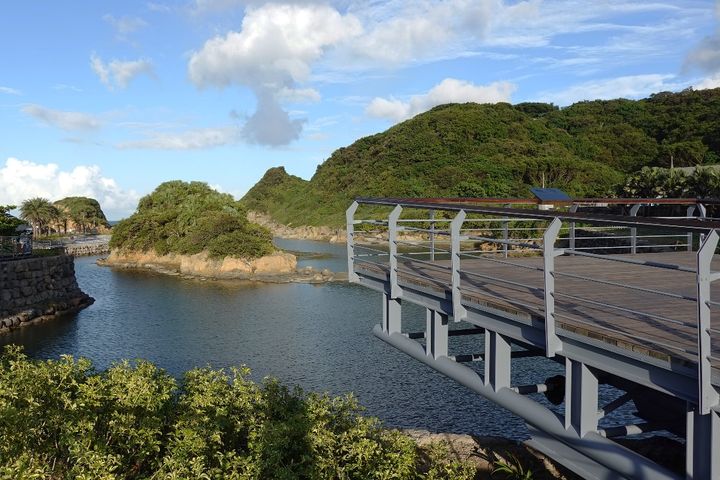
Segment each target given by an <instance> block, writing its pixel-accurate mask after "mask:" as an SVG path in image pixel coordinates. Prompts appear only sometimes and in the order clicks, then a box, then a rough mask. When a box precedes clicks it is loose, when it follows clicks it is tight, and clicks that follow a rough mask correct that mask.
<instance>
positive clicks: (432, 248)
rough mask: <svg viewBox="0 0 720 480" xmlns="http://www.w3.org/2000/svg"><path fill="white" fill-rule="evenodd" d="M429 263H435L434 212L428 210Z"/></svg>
mask: <svg viewBox="0 0 720 480" xmlns="http://www.w3.org/2000/svg"><path fill="white" fill-rule="evenodd" d="M430 261H431V262H434V261H435V210H430Z"/></svg>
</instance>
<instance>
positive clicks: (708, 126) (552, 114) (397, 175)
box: [242, 89, 720, 226]
mask: <svg viewBox="0 0 720 480" xmlns="http://www.w3.org/2000/svg"><path fill="white" fill-rule="evenodd" d="M718 162H720V89H714V90H702V91H693V90H687V91H683V92H680V93H669V92H663V93H658V94H655V95H652V96H651V97H650V98H647V99H643V100H623V99H619V100H609V101H600V100H598V101H589V102H579V103H576V104H574V105H572V106H570V107H567V108H563V109H559V108H557V107H555V106H554V105H551V104H544V103H521V104H517V105H509V104H507V103H498V104H494V105H479V104H474V103H468V104H450V105H442V106H439V107H435V108H434V109H432V110H430V111H428V112H426V113H423V114H420V115H418V116H416V117H414V118H412V119H410V120H407V121H405V122H403V123H400V124H398V125H395V126H393V127H391V128H390V129H388V130H387V131H385V132H383V133H379V134H376V135H372V136H369V137H365V138H361V139H359V140H357V141H356V142H355V143H353V144H352V145H350V146H349V147H344V148H340V149H338V150H336V151H335V152H334V153H333V154H332V155H331V156H330V158H329V159H327V160H326V161H325V162H324V163H323V164H322V165H320V166H319V167H318V169H317V171H316V173H315V175H314V176H313V177H312V179H311V180H309V181H306V180H303V179H301V178H299V177H294V176H291V175H288V174H287V172H286V171H285V169H284V168H283V167H276V168H272V169H270V170H268V171H267V172H266V173H265V175H264V176H263V178H262V179H261V180H260V181H259V182H258V183H257V184H256V185H255V186H254V187H253V188H252V189H251V190H250V191H249V192H248V193H247V194H246V195H245V197H244V198H243V199H242V203H243V204H244V205H245V206H246V207H247V208H248V209H250V210H257V211H261V212H265V213H269V214H270V215H271V216H272V217H273V219H274V220H276V221H278V222H281V223H285V224H293V225H330V226H340V225H342V224H343V223H344V210H345V209H346V208H347V206H348V205H349V204H350V202H351V201H352V199H353V198H354V197H356V196H395V197H415V196H422V197H436V196H461V197H485V196H489V197H525V196H528V194H529V188H531V187H533V186H539V185H542V184H543V183H544V184H545V185H546V186H548V187H557V188H561V189H563V190H565V191H567V192H568V193H569V194H570V195H573V196H578V197H581V196H605V195H609V194H611V193H613V192H614V191H616V189H617V188H618V185H619V184H621V183H622V181H623V179H624V178H625V176H626V175H627V174H629V173H633V172H635V171H637V170H639V169H641V168H642V167H645V166H650V167H654V166H659V167H667V166H670V165H673V166H676V167H677V166H693V165H702V164H712V163H718Z"/></svg>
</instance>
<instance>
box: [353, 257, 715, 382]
mask: <svg viewBox="0 0 720 480" xmlns="http://www.w3.org/2000/svg"><path fill="white" fill-rule="evenodd" d="M623 257H626V258H632V259H636V260H645V261H652V262H658V263H666V264H676V265H681V266H684V267H689V268H694V262H695V253H692V252H669V253H654V254H653V253H650V254H637V255H623ZM492 258H497V259H500V260H502V261H508V262H512V263H515V264H518V265H522V266H530V267H536V268H542V261H543V260H542V258H541V257H516V258H513V257H511V258H508V259H502V258H500V257H492ZM716 260H718V259H717V258H716V259H715V260H713V267H718V268H713V270H720V261H717V262H716ZM435 263H436V264H438V265H442V266H446V267H447V266H449V265H450V262H449V261H448V260H441V261H437V262H435ZM715 263H718V265H717V266H716V265H715ZM356 269H358V270H366V271H376V272H377V271H378V267H374V266H369V265H366V264H362V263H358V264H356ZM398 271H399V277H400V282H401V284H405V285H411V284H415V285H420V286H423V287H426V288H427V287H429V288H433V289H435V290H449V284H450V271H449V270H446V269H438V268H435V267H433V266H430V265H426V264H422V263H420V262H413V261H401V262H400V263H399V267H398ZM461 271H465V272H469V273H480V274H483V275H487V276H490V277H494V278H496V279H504V280H510V281H512V282H516V283H522V284H526V285H528V287H530V288H524V287H518V286H513V285H509V284H506V283H503V282H501V281H498V280H491V279H485V278H480V277H476V276H474V275H470V274H462V275H461V290H462V293H463V300H464V301H465V302H467V303H470V304H475V305H477V307H478V308H481V309H483V308H485V309H493V310H495V311H498V310H499V311H501V312H505V313H507V314H508V315H512V316H515V317H517V316H519V317H521V318H526V319H528V320H530V319H532V320H536V321H540V322H543V321H544V297H543V288H544V282H543V273H542V271H538V270H528V269H525V268H520V267H516V266H510V265H503V264H499V263H495V262H491V261H487V260H483V259H463V260H462V264H461ZM556 271H557V272H558V273H560V274H562V273H572V274H576V275H581V276H584V277H591V278H594V279H599V280H603V281H608V282H615V283H623V284H628V285H634V286H637V287H642V288H645V289H653V290H659V291H664V292H669V293H673V294H678V295H683V296H687V297H695V296H696V294H697V292H696V284H695V274H694V273H689V272H681V271H677V270H668V269H660V268H654V267H650V266H641V265H633V264H626V263H619V262H612V261H607V260H602V259H593V258H588V257H578V256H562V257H558V258H556ZM378 273H379V272H378ZM410 273H412V274H413V275H410ZM415 275H420V276H422V277H425V278H418V277H416V276H415ZM555 285H556V289H555V290H556V293H557V297H556V302H555V309H556V322H557V323H558V328H561V329H563V330H566V331H569V332H573V333H575V334H579V335H582V336H585V337H589V338H592V339H594V340H596V341H601V342H604V343H606V344H611V345H615V346H617V347H620V348H623V349H626V350H632V351H633V352H636V353H639V354H642V355H649V356H651V357H655V358H659V359H662V360H668V361H669V360H672V361H679V362H683V363H695V362H696V355H697V353H696V352H697V330H696V327H695V325H696V321H697V320H696V315H697V313H696V309H697V306H696V303H695V302H694V301H690V300H685V299H678V298H670V297H665V296H661V295H657V294H654V293H650V292H641V291H637V290H630V289H628V288H622V287H617V286H612V285H605V284H599V283H595V282H590V281H586V280H579V279H574V278H568V277H563V276H562V275H558V276H557V277H556V279H555ZM533 289H535V290H533ZM563 294H570V295H573V296H576V297H580V298H582V299H585V300H590V301H594V302H599V303H607V304H613V305H617V306H619V307H622V308H625V309H628V310H634V311H638V312H643V313H632V312H628V311H621V310H618V309H613V308H610V307H605V306H602V305H593V304H590V303H587V302H584V301H580V300H576V299H571V298H567V297H563V296H562V295H563ZM711 295H712V298H713V299H716V300H720V282H716V283H715V284H713V286H712V293H711ZM652 315H656V316H657V317H660V318H654V317H653V316H652ZM718 316H720V308H713V317H714V318H713V328H715V329H718V330H720V320H718ZM712 338H713V342H712V346H713V356H714V357H716V358H720V334H713V336H712ZM713 367H714V368H715V369H716V374H719V373H720V361H717V360H714V361H713Z"/></svg>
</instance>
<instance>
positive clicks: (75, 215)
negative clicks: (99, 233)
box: [53, 197, 110, 233]
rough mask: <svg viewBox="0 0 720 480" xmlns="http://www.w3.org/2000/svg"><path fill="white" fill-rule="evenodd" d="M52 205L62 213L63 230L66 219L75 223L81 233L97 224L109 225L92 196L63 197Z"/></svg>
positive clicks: (97, 225) (65, 225)
mask: <svg viewBox="0 0 720 480" xmlns="http://www.w3.org/2000/svg"><path fill="white" fill-rule="evenodd" d="M53 205H54V206H55V207H56V208H57V209H58V210H59V211H60V212H61V213H62V215H63V218H62V223H63V225H64V228H65V230H67V222H68V221H71V222H72V223H73V224H75V228H76V229H77V230H80V231H82V232H83V233H85V232H87V231H88V229H93V228H97V227H99V226H103V227H108V226H110V224H109V223H108V221H107V218H105V213H104V212H103V211H102V208H100V204H99V203H98V201H97V200H95V199H94V198H88V197H65V198H63V199H61V200H58V201H57V202H55V203H54V204H53Z"/></svg>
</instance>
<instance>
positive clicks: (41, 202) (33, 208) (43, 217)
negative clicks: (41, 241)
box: [20, 197, 56, 234]
mask: <svg viewBox="0 0 720 480" xmlns="http://www.w3.org/2000/svg"><path fill="white" fill-rule="evenodd" d="M54 210H56V209H55V208H54V207H53V205H52V203H50V200H48V199H47V198H42V197H35V198H30V199H28V200H25V201H24V202H22V204H21V205H20V216H21V217H22V219H23V220H25V221H26V222H28V223H30V225H32V228H33V234H35V233H40V232H41V231H42V227H43V226H44V225H46V224H47V223H48V222H49V221H50V220H52V218H53V217H54V216H55V212H54Z"/></svg>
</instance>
